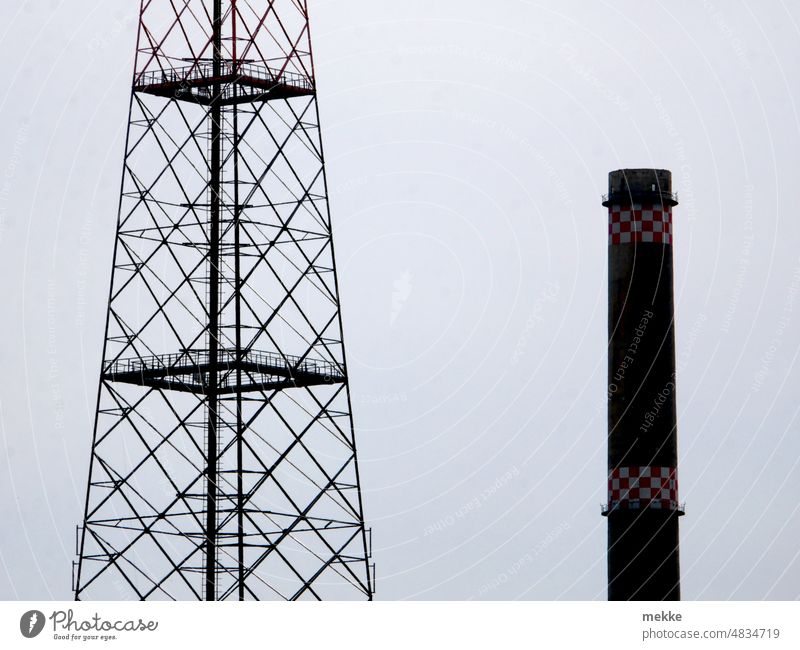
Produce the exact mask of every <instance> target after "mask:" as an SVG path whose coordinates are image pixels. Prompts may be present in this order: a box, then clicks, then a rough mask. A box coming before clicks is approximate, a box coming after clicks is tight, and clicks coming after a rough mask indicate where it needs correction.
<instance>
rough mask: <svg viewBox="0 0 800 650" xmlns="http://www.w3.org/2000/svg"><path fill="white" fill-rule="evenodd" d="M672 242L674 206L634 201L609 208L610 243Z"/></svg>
mask: <svg viewBox="0 0 800 650" xmlns="http://www.w3.org/2000/svg"><path fill="white" fill-rule="evenodd" d="M633 242H646V243H647V242H649V243H656V244H671V243H672V207H671V206H669V205H661V204H660V203H659V204H655V205H653V204H641V203H634V204H633V205H632V206H627V205H626V206H620V205H612V206H611V207H610V208H609V209H608V243H609V244H632V243H633Z"/></svg>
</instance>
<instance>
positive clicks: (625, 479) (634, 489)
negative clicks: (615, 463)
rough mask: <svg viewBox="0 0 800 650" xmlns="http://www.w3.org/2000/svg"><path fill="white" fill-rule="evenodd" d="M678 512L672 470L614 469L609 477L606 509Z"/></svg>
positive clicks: (675, 471) (670, 468)
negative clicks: (643, 509)
mask: <svg viewBox="0 0 800 650" xmlns="http://www.w3.org/2000/svg"><path fill="white" fill-rule="evenodd" d="M614 508H628V509H631V510H635V509H639V508H656V509H661V510H677V509H678V470H677V469H675V468H674V467H616V468H614V469H613V470H612V471H611V474H610V475H609V477H608V509H609V510H613V509H614Z"/></svg>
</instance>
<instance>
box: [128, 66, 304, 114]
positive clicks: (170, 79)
mask: <svg viewBox="0 0 800 650" xmlns="http://www.w3.org/2000/svg"><path fill="white" fill-rule="evenodd" d="M215 84H220V86H221V89H222V99H221V103H222V105H230V104H243V103H249V102H256V101H262V102H266V101H271V100H275V99H288V98H290V97H301V96H303V95H313V94H314V84H313V83H312V82H311V80H310V79H308V78H307V77H304V76H303V75H300V74H297V73H295V72H289V71H282V72H281V71H278V70H273V69H272V68H270V67H268V66H266V65H263V64H255V63H247V62H242V61H237V62H235V63H234V62H233V61H230V60H228V61H222V62H221V63H220V74H218V75H215V74H214V64H213V62H210V61H209V62H198V63H193V64H192V65H187V66H183V67H180V68H171V69H169V70H149V71H145V72H142V73H141V74H139V75H138V76H137V77H136V79H135V81H134V84H133V90H134V91H135V92H141V93H148V94H150V95H158V96H159V97H167V98H169V99H178V100H183V101H191V102H194V103H196V104H202V105H208V104H210V103H211V100H212V99H213V95H214V90H213V89H214V85H215ZM234 90H238V92H234Z"/></svg>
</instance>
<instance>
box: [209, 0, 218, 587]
mask: <svg viewBox="0 0 800 650" xmlns="http://www.w3.org/2000/svg"><path fill="white" fill-rule="evenodd" d="M213 30H214V34H213V47H214V63H213V76H214V83H213V91H212V96H211V110H210V117H211V161H210V178H209V183H208V189H209V193H210V197H209V198H210V204H211V205H210V218H211V221H210V224H209V252H208V255H209V269H208V271H209V303H208V364H209V366H208V367H209V372H208V392H207V396H208V458H207V461H208V464H207V467H206V476H207V479H206V486H207V488H206V489H207V492H206V531H205V532H206V600H216V559H217V558H216V555H217V531H216V528H217V444H218V431H217V419H218V418H217V408H218V402H219V376H218V375H219V368H218V365H219V215H220V175H221V167H222V165H221V160H220V144H221V143H220V139H221V136H222V128H221V127H222V119H221V118H222V115H221V114H222V103H221V101H222V98H221V92H222V85H221V82H220V76H221V73H222V0H214V25H213Z"/></svg>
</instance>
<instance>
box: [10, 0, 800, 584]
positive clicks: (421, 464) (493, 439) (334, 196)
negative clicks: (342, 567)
mask: <svg viewBox="0 0 800 650" xmlns="http://www.w3.org/2000/svg"><path fill="white" fill-rule="evenodd" d="M748 5H749V6H748ZM755 6H756V5H755V4H754V3H746V2H744V1H742V0H733V1H731V2H722V0H715V2H714V3H712V2H707V1H705V0H703V1H697V0H676V1H671V2H665V1H660V0H653V1H651V2H646V3H643V2H637V1H634V0H630V1H628V0H625V1H614V2H604V1H598V0H579V1H574V2H556V1H555V0H546V1H541V2H526V1H522V0H498V1H496V2H484V1H478V0H436V1H431V0H407V1H406V2H402V3H389V2H371V1H368V0H350V1H347V2H342V1H339V2H333V1H331V0H326V1H323V0H319V1H315V0H312V1H311V2H310V11H311V18H312V29H313V34H314V38H315V55H316V59H317V77H318V87H319V96H320V106H321V113H322V120H323V135H324V141H325V146H326V154H327V161H328V175H329V182H330V188H331V207H332V215H333V220H334V232H335V237H336V250H337V254H338V267H339V272H340V282H341V293H342V295H341V298H342V308H343V314H344V325H345V337H346V341H347V347H348V353H349V366H350V373H351V389H352V391H353V397H354V414H355V421H356V426H357V435H358V444H359V453H360V460H361V467H362V482H363V492H364V501H365V510H366V515H367V518H368V520H369V523H370V524H371V525H372V527H373V528H374V540H375V559H376V562H377V593H376V597H377V598H381V599H443V598H448V599H469V598H498V599H501V598H503V599H512V598H523V599H603V598H605V520H604V519H603V518H602V517H601V516H600V503H601V502H602V501H603V500H604V499H605V482H606V464H605V453H606V448H605V403H604V396H605V389H604V384H605V369H606V252H607V250H606V249H607V238H606V223H607V222H606V214H605V210H604V208H603V207H602V206H601V205H600V195H601V194H602V193H603V192H604V191H605V189H606V179H607V174H608V172H609V171H610V170H612V169H617V168H620V167H646V166H654V167H663V168H668V169H671V170H672V171H673V186H674V188H675V190H676V191H677V192H678V193H679V195H680V200H681V204H680V206H678V207H677V208H676V209H675V246H674V251H675V269H676V277H675V291H676V318H677V353H678V405H679V451H680V488H681V499H682V500H685V501H686V503H687V514H686V516H685V517H684V518H683V519H682V529H681V556H682V573H683V596H684V598H686V599H692V600H693V599H765V598H766V599H795V598H798V597H800V558H799V557H798V555H800V544H798V541H797V540H798V539H800V501H798V499H797V494H798V492H799V491H800V467H798V464H799V463H800V431H798V429H800V423H798V408H800V400H798V393H797V390H798V389H797V386H798V380H800V376H799V375H800V368H798V364H797V363H796V360H797V355H798V353H799V352H800V344H798V341H799V340H800V337H798V332H799V331H800V247H798V242H800V219H798V217H797V212H798V208H797V204H798V202H799V201H798V196H800V195H799V194H798V181H797V178H798V169H800V117H798V106H797V101H796V100H797V99H798V97H800V95H799V94H798V93H799V91H800V69H799V68H798V66H797V60H798V41H799V40H800V39H799V38H798V37H799V36H800V33H799V32H800V7H798V5H797V4H796V3H787V2H783V1H782V0H774V1H771V2H760V3H757V7H758V8H757V9H756V8H755ZM137 15H138V2H136V1H135V0H125V1H122V0H120V1H118V2H101V1H100V0H82V1H81V2H75V0H71V1H69V2H67V1H65V0H63V1H59V0H27V1H20V2H17V3H9V2H4V3H2V7H0V60H2V61H3V63H4V65H3V67H2V69H0V79H1V80H2V83H1V84H0V88H1V89H2V90H0V277H2V278H3V281H2V287H3V294H4V301H3V304H4V309H3V314H4V317H3V318H2V320H0V341H1V343H0V345H1V346H2V347H1V348H0V361H1V362H2V367H3V373H2V376H1V377H0V495H2V499H0V521H2V526H0V598H4V599H42V598H69V597H70V563H71V561H72V560H73V559H74V552H75V524H76V523H77V522H78V521H79V519H80V517H81V516H82V507H83V499H84V489H85V481H86V472H87V469H88V460H89V446H90V436H91V425H92V420H93V417H94V400H95V395H96V386H97V373H98V370H99V364H100V354H101V346H102V335H103V331H102V328H103V322H104V318H105V308H106V299H107V290H108V289H107V288H108V277H109V272H110V264H111V252H112V245H113V238H114V226H115V219H116V206H117V201H118V192H119V178H120V173H121V162H122V153H123V151H122V148H123V139H124V130H125V126H126V124H125V122H126V116H127V105H128V95H129V87H130V76H131V71H132V64H133V50H134V42H135V30H136V18H137Z"/></svg>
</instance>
